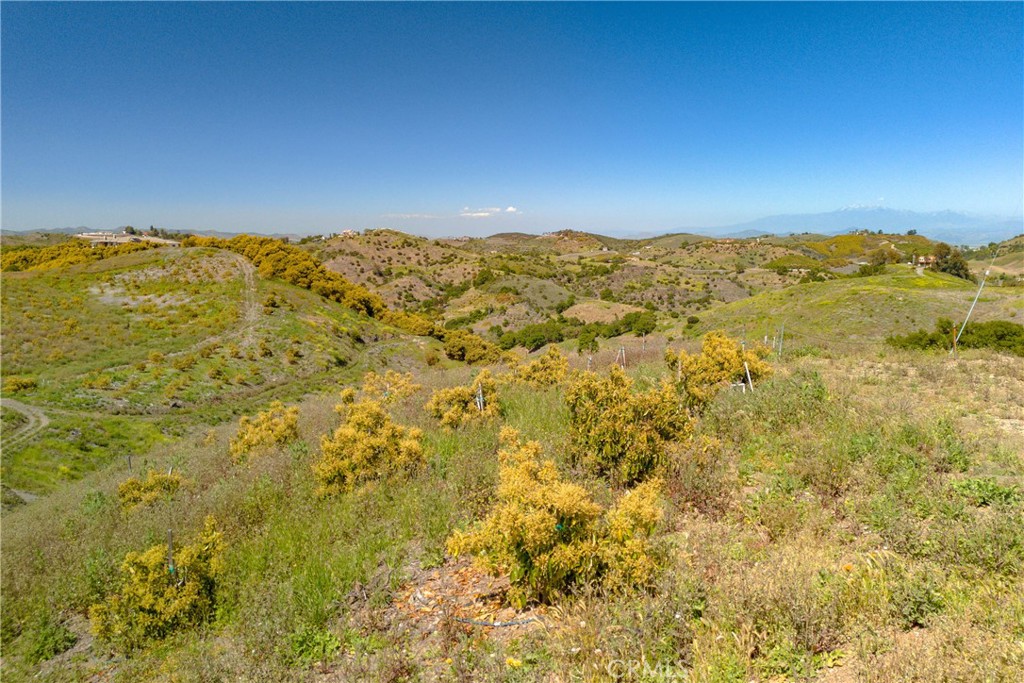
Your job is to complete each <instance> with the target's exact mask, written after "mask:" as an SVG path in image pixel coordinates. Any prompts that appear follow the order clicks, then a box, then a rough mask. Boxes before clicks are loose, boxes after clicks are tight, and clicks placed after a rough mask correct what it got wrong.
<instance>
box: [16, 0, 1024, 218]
mask: <svg viewBox="0 0 1024 683" xmlns="http://www.w3.org/2000/svg"><path fill="white" fill-rule="evenodd" d="M1022 7H1024V5H1022V4H1021V3H993V4H987V3H963V4H956V3H942V4H924V3H910V4H902V3H886V4H869V3H851V4H796V3H793V4H789V3H784V4H746V3H724V4H698V3H684V4H576V3H574V4H347V3H338V4H333V3H332V4H326V3H324V4H320V3H312V4H242V3H197V4H177V3H153V4H106V3H68V4H35V3H10V2H5V3H3V5H2V8H0V14H2V17H0V18H2V43H0V45H2V48H0V49H2V74H0V76H2V81H0V87H2V191H3V197H2V200H3V202H2V224H3V227H4V228H13V229H26V228H37V227H38V228H44V227H61V226H69V225H88V226H91V227H95V228H110V227H116V226H120V225H125V224H133V225H136V226H148V225H157V226H161V227H167V228H181V229H205V228H212V229H221V230H232V231H236V230H249V231H259V232H303V233H306V232H316V233H319V232H333V231H337V230H342V229H345V228H356V229H360V228H368V227H381V226H389V227H395V228H399V229H404V230H407V231H410V232H417V233H421V234H433V235H456V234H490V233H494V232H501V231H508V230H523V231H530V232H536V231H547V230H557V229H562V228H578V229H585V230H594V231H598V232H605V233H609V234H614V233H617V234H629V233H637V232H663V231H669V230H674V229H678V228H681V227H686V226H713V225H723V224H731V223H737V222H741V221H744V220H748V219H753V218H757V217H760V216H764V215H769V214H776V213H802V212H818V211H829V210H833V209H837V208H840V207H842V206H846V205H853V204H871V205H875V204H877V205H883V206H890V207H894V208H902V209H913V210H921V211H932V210H941V209H954V210H964V211H969V212H975V213H985V214H995V215H1001V216H1017V215H1020V214H1021V212H1022V193H1024V190H1022V187H1024V132H1022V129H1024V66H1022V60H1024V12H1022Z"/></svg>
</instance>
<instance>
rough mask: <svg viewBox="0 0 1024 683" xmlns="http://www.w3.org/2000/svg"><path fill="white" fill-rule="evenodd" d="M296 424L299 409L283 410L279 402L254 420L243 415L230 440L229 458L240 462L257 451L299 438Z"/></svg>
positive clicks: (271, 405)
mask: <svg viewBox="0 0 1024 683" xmlns="http://www.w3.org/2000/svg"><path fill="white" fill-rule="evenodd" d="M298 424H299V409H298V408H295V407H292V408H285V407H284V404H283V403H281V402H280V401H274V402H273V403H271V404H270V408H269V409H268V410H266V411H264V412H262V413H259V414H258V415H257V416H256V418H255V419H253V418H251V417H249V416H248V415H243V416H242V419H240V420H239V421H238V431H237V432H236V433H235V436H233V437H232V438H231V442H230V445H229V448H230V451H231V457H232V458H233V459H234V460H235V462H242V461H244V460H245V458H246V457H248V455H249V454H250V453H252V452H253V451H255V450H257V449H260V448H268V447H270V446H275V445H280V444H286V443H288V442H289V441H293V440H294V439H297V438H299V428H298Z"/></svg>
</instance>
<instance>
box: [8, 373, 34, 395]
mask: <svg viewBox="0 0 1024 683" xmlns="http://www.w3.org/2000/svg"><path fill="white" fill-rule="evenodd" d="M36 386H38V383H37V382H36V379H35V377H18V376H14V375H12V376H10V377H5V378H4V391H7V392H10V393H12V394H15V393H17V392H19V391H27V390H29V389H35V388H36Z"/></svg>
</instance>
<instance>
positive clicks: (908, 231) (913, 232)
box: [907, 230, 917, 235]
mask: <svg viewBox="0 0 1024 683" xmlns="http://www.w3.org/2000/svg"><path fill="white" fill-rule="evenodd" d="M907 234H908V235H916V234H917V230H907Z"/></svg>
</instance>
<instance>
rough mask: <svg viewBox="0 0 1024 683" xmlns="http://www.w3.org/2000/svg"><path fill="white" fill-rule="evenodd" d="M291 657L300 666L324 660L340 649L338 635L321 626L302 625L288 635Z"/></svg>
mask: <svg viewBox="0 0 1024 683" xmlns="http://www.w3.org/2000/svg"><path fill="white" fill-rule="evenodd" d="M288 646H289V648H290V649H291V659H292V660H293V661H294V662H295V663H297V664H299V665H300V666H305V667H308V666H311V665H313V664H315V663H316V662H323V661H326V660H327V659H329V658H330V657H331V655H333V654H334V653H335V652H337V651H338V650H340V649H341V641H340V640H339V639H338V636H336V635H334V634H333V633H331V632H330V631H328V630H326V629H323V628H314V627H311V626H303V627H302V628H300V629H298V630H297V631H295V633H292V634H291V635H290V636H289V637H288Z"/></svg>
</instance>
